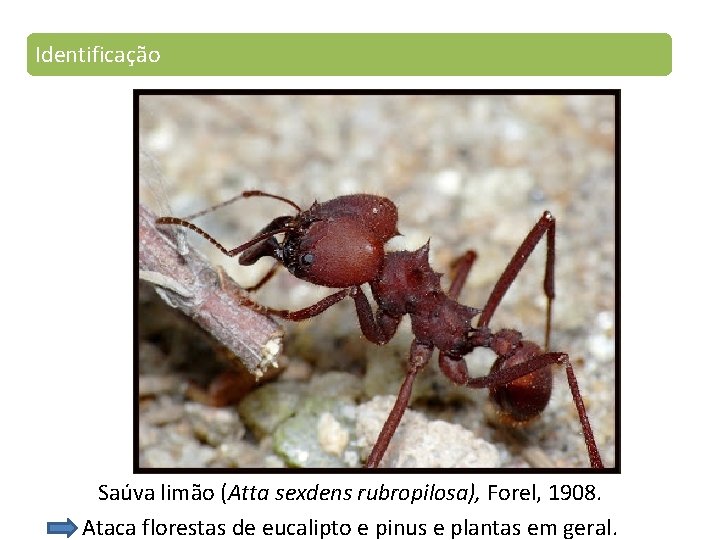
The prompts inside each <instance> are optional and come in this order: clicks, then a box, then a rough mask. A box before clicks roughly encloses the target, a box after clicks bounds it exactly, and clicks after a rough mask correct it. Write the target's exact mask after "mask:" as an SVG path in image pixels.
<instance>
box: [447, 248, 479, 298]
mask: <svg viewBox="0 0 720 540" xmlns="http://www.w3.org/2000/svg"><path fill="white" fill-rule="evenodd" d="M475 259H477V253H476V252H475V251H473V250H468V251H466V252H465V253H464V254H463V255H461V256H460V257H458V258H457V259H455V260H454V261H453V262H452V263H450V271H451V272H452V276H453V278H452V282H451V283H450V288H449V289H448V293H447V295H448V297H450V298H452V299H453V300H457V298H458V296H459V295H460V291H461V290H462V288H463V287H464V286H465V281H466V280H467V277H468V274H469V273H470V268H472V265H473V263H474V262H475Z"/></svg>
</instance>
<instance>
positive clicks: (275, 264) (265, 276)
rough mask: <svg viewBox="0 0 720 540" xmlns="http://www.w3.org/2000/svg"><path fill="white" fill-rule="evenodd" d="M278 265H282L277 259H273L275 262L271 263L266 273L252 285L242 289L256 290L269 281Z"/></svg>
mask: <svg viewBox="0 0 720 540" xmlns="http://www.w3.org/2000/svg"><path fill="white" fill-rule="evenodd" d="M280 266H282V265H281V264H280V263H279V262H278V261H275V263H274V264H273V265H272V267H271V268H270V270H268V271H267V273H266V274H265V275H264V276H263V277H262V279H260V281H258V282H257V283H256V284H255V285H252V286H250V287H243V289H244V290H246V291H247V292H255V291H257V290H258V289H260V287H262V286H263V285H265V284H266V283H267V282H268V281H270V280H271V279H272V278H273V276H274V275H275V274H276V273H277V271H278V269H279V268H280Z"/></svg>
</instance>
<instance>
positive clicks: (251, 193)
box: [177, 189, 302, 232]
mask: <svg viewBox="0 0 720 540" xmlns="http://www.w3.org/2000/svg"><path fill="white" fill-rule="evenodd" d="M250 197H269V198H271V199H276V200H278V201H282V202H284V203H286V204H289V205H290V206H292V207H293V208H294V209H295V210H297V211H298V213H300V212H302V208H300V207H299V206H298V205H297V204H295V203H294V202H293V201H291V200H290V199H286V198H285V197H281V196H280V195H273V194H271V193H265V192H264V191H260V190H259V189H253V190H249V191H243V192H242V193H240V194H239V195H236V196H235V197H233V198H232V199H228V200H227V201H223V202H221V203H219V204H216V205H215V206H211V207H210V208H206V209H205V210H201V211H200V212H196V213H194V214H190V215H189V216H185V217H184V218H183V219H184V220H185V221H190V220H191V219H195V218H197V217H200V216H204V215H205V214H209V213H210V212H214V211H215V210H217V209H218V208H222V207H223V206H228V205H230V204H232V203H234V202H235V201H238V200H240V199H248V198H250ZM177 225H179V223H177ZM196 232H197V231H196Z"/></svg>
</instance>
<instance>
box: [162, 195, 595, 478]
mask: <svg viewBox="0 0 720 540" xmlns="http://www.w3.org/2000/svg"><path fill="white" fill-rule="evenodd" d="M249 197H269V198H273V199H276V200H279V201H282V202H284V203H286V204H288V205H290V206H292V207H293V208H294V209H295V210H296V213H295V215H290V216H280V217H277V218H275V219H273V220H272V221H270V223H268V224H267V225H266V226H265V227H263V228H262V229H261V230H260V232H258V233H257V234H256V235H255V236H254V237H253V238H251V239H250V240H249V241H247V242H245V243H243V244H241V245H239V246H238V247H236V248H233V249H230V250H228V249H226V248H225V247H223V246H222V245H221V244H220V243H219V242H218V241H217V240H215V239H214V238H213V237H212V236H210V235H209V234H208V233H206V232H205V231H203V230H202V229H201V228H199V227H198V226H196V225H194V224H193V223H191V222H190V221H189V220H190V219H192V218H195V217H198V216H201V215H204V214H206V213H208V212H211V211H213V210H216V209H217V208H220V207H222V206H225V205H228V204H231V203H233V202H235V201H237V200H239V199H241V198H249ZM397 221H398V211H397V207H396V206H395V204H394V203H393V202H392V201H391V200H390V199H388V198H385V197H381V196H377V195H366V194H356V195H343V196H340V197H337V198H335V199H332V200H329V201H326V202H322V203H318V202H317V201H316V202H314V203H313V204H312V205H311V206H310V208H309V209H307V210H303V209H302V208H300V206H298V205H297V204H296V203H294V202H293V201H291V200H289V199H286V198H285V197H281V196H279V195H272V194H270V193H266V192H264V191H259V190H252V191H244V192H242V193H241V194H239V195H238V196H236V197H234V198H232V199H230V200H228V201H225V202H223V203H220V204H218V205H216V206H213V207H212V208H209V209H207V210H204V211H202V212H199V213H196V214H193V215H191V216H187V217H186V218H185V219H181V218H175V217H161V218H158V219H157V223H158V224H164V225H178V226H181V227H185V228H188V229H190V230H192V231H195V232H196V233H198V234H200V235H201V236H203V237H204V238H206V239H207V240H208V241H209V242H211V243H212V244H213V245H214V246H215V247H216V248H218V249H219V250H220V251H221V252H222V253H224V254H225V255H227V256H228V257H235V256H239V258H238V262H239V263H240V264H241V265H243V266H250V265H253V264H255V263H256V262H257V261H258V260H259V259H260V258H261V257H266V256H267V257H272V258H274V259H275V263H274V265H273V266H272V268H271V269H270V270H269V271H268V273H267V274H266V275H265V276H264V277H263V278H262V279H261V280H260V281H259V282H258V283H257V284H256V285H255V286H253V287H250V288H248V290H257V289H258V288H260V287H261V286H262V285H264V284H265V283H266V282H267V281H268V280H269V279H270V278H272V276H273V275H274V274H275V272H276V271H277V269H278V268H279V267H280V266H284V267H285V268H287V270H288V271H289V272H290V273H291V274H292V275H294V276H295V277H297V278H299V279H302V280H305V281H307V282H309V283H313V284H315V285H321V286H326V287H331V288H338V289H340V290H339V291H338V292H335V293H333V294H330V295H329V296H327V297H325V298H323V299H321V300H320V301H318V302H317V303H315V304H313V305H311V306H308V307H306V308H304V309H300V310H297V311H288V310H280V309H273V308H269V307H266V306H262V305H260V304H257V303H256V302H254V301H253V300H251V299H250V298H246V297H245V298H242V299H241V300H242V302H243V303H244V304H245V305H248V306H251V307H253V308H254V309H257V310H258V311H260V312H262V313H265V314H267V315H272V316H276V317H281V318H283V319H287V320H291V321H300V320H303V319H308V318H311V317H315V316H316V315H319V314H320V313H322V312H323V311H325V310H326V309H328V308H329V307H331V306H332V305H334V304H336V303H338V302H340V300H342V299H343V298H345V297H347V296H350V297H351V298H352V299H353V301H354V302H355V309H356V311H357V316H358V320H359V323H360V329H361V330H362V333H363V335H364V336H365V337H366V338H367V339H368V340H369V341H371V342H372V343H375V344H377V345H384V344H386V343H387V342H388V341H389V340H390V339H391V338H392V337H393V336H394V334H395V332H396V330H397V328H398V325H399V323H400V320H401V319H402V318H403V316H405V315H409V316H410V321H411V325H412V332H413V335H414V339H413V342H412V345H411V346H410V354H409V357H408V361H407V374H406V376H405V380H404V381H403V383H402V385H401V387H400V390H399V392H398V396H397V399H396V401H395V404H394V406H393V408H392V410H391V411H390V414H389V416H388V418H387V420H386V421H385V425H384V426H383V428H382V430H381V431H380V434H379V435H378V438H377V441H376V442H375V445H374V447H373V449H372V451H371V452H370V455H369V457H368V459H367V462H366V467H369V468H375V467H378V465H379V464H380V462H381V460H382V458H383V455H384V454H385V451H386V450H387V447H388V445H389V443H390V440H391V439H392V437H393V434H394V433H395V430H396V429H397V427H398V425H399V424H400V420H401V419H402V416H403V414H404V412H405V409H406V408H407V406H408V402H409V400H410V395H411V393H412V387H413V382H414V380H415V378H416V376H417V374H418V373H419V372H420V371H421V370H422V369H423V368H424V367H425V365H426V364H427V363H428V361H429V360H430V357H431V355H432V353H433V350H434V349H435V348H437V349H438V350H439V358H438V362H439V365H440V369H441V371H442V372H443V374H444V375H445V376H446V377H448V378H449V379H450V380H451V381H453V382H454V383H456V384H458V385H463V386H467V387H470V388H487V389H489V391H490V397H491V399H492V400H493V401H494V402H495V404H496V405H497V406H498V408H499V410H500V413H501V416H502V417H503V418H505V419H507V420H509V421H514V422H526V421H528V420H531V419H532V418H534V417H536V416H538V415H539V414H540V413H541V412H542V411H543V410H544V409H545V407H546V405H547V404H548V401H549V400H550V394H551V391H552V370H551V366H552V364H561V365H563V366H565V372H566V375H567V380H568V385H569V387H570V391H571V393H572V397H573V401H574V403H575V407H576V409H577V412H578V416H579V418H580V425H581V426H582V431H583V436H584V438H585V445H586V446H587V451H588V456H589V459H590V466H591V467H592V468H603V463H602V460H601V458H600V453H599V451H598V448H597V445H596V443H595V437H594V435H593V431H592V428H591V426H590V421H589V420H588V417H587V413H586V412H585V405H584V403H583V399H582V395H581V394H580V389H579V386H578V383H577V379H576V378H575V374H574V372H573V367H572V364H571V362H570V359H569V357H568V355H567V354H566V353H564V352H550V351H548V350H547V349H548V344H549V342H550V327H551V320H552V302H553V299H554V298H555V277H554V276H555V218H554V217H553V216H552V214H550V212H547V211H546V212H544V213H543V214H542V216H540V219H539V220H538V221H537V223H536V224H535V225H534V226H533V228H532V229H531V230H530V232H529V233H528V235H527V236H526V237H525V239H524V240H523V241H522V243H521V244H520V246H519V247H518V248H517V250H516V252H515V254H514V255H513V257H512V258H511V259H510V262H509V263H508V265H507V267H506V268H505V270H504V271H503V272H502V274H501V275H500V278H499V279H498V281H497V283H496V284H495V287H494V288H493V290H492V292H491V293H490V297H489V298H488V301H487V303H486V304H485V306H484V307H483V308H482V309H477V308H473V307H469V306H464V305H462V304H460V303H458V302H457V297H458V296H459V294H460V292H461V290H462V288H463V286H464V284H465V281H466V279H467V276H468V274H469V272H470V269H471V267H472V265H473V263H474V262H475V259H476V257H477V254H476V253H475V252H474V251H467V252H466V253H465V254H464V255H462V256H460V257H458V258H457V259H455V260H454V261H453V263H452V265H451V269H452V280H451V284H450V287H449V289H448V290H447V292H446V291H443V290H442V289H441V287H440V277H441V274H439V273H437V272H435V271H434V270H433V269H432V268H431V267H430V263H429V261H428V254H429V248H430V245H429V241H428V242H427V243H426V244H425V245H424V246H422V247H421V248H419V249H417V250H415V251H394V252H388V253H386V252H385V244H386V243H387V242H388V240H390V239H391V238H393V237H394V236H396V235H399V234H400V233H399V232H398V230H397ZM279 234H284V236H283V238H282V241H278V239H277V238H276V235H279ZM543 236H546V237H547V240H546V244H547V253H546V257H545V277H544V281H543V288H544V292H545V297H546V316H545V347H544V348H542V347H540V346H539V345H537V344H536V343H533V342H531V341H526V340H523V339H522V334H521V333H520V332H518V331H517V330H513V329H507V328H504V329H501V330H498V331H497V332H493V331H491V330H490V328H489V326H488V325H489V323H490V319H491V318H492V316H493V314H494V313H495V310H496V309H497V307H498V305H499V304H500V301H501V300H502V298H503V296H504V295H505V293H506V292H507V290H508V288H509V287H510V285H511V284H512V283H513V281H514V280H515V278H516V277H517V275H518V273H519V272H520V270H521V269H522V268H523V265H524V264H525V261H526V260H527V259H528V257H529V256H530V254H531V253H532V252H533V250H534V249H535V247H536V246H537V244H538V242H539V241H540V240H541V239H542V237H543ZM364 283H368V284H369V285H370V290H371V292H372V296H373V298H374V300H375V302H376V304H377V310H376V312H375V313H373V310H372V308H371V307H370V303H369V301H368V299H367V296H366V295H365V293H364V292H363V290H362V288H361V285H363V284H364ZM478 314H479V318H478V320H477V323H476V324H475V325H473V324H472V322H471V321H472V319H473V318H475V317H476V316H478ZM477 347H483V348H487V349H490V350H491V351H493V352H494V353H495V355H496V356H497V358H496V360H495V362H494V364H493V365H492V367H491V368H490V372H489V373H488V374H487V375H485V376H483V377H470V375H469V373H468V369H467V365H466V363H465V360H464V357H465V355H467V354H468V353H470V352H471V351H473V350H474V349H475V348H477Z"/></svg>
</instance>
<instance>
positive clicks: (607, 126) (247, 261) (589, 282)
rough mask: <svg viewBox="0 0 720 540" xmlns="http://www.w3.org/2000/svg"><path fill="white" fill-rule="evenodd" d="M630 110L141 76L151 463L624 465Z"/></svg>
mask: <svg viewBox="0 0 720 540" xmlns="http://www.w3.org/2000/svg"><path fill="white" fill-rule="evenodd" d="M619 106H620V93H619V91H617V90H597V91H595V90H532V91H525V90H507V91H500V90H493V91H491V92H483V91H481V90H477V91H469V90H463V91H452V90H448V91H443V92H439V91H437V90H428V91H424V92H421V91H413V92H412V93H403V92H401V91H398V92H397V93H393V92H390V91H387V90H383V91H376V92H373V91H368V90H362V91H360V90H358V91H355V92H353V91H345V90H344V91H342V92H338V91H332V90H327V91H323V90H317V91H311V90H303V91H301V92H297V91H296V92H295V93H293V94H284V93H283V91H282V90H267V91H252V92H251V91H237V92H231V91H227V90H213V91H211V90H202V91H177V90H173V91H167V92H163V91H161V90H135V93H134V113H135V125H134V129H135V133H134V137H135V148H134V153H135V155H134V158H135V161H134V164H135V171H134V172H135V178H136V186H135V188H136V200H135V204H136V208H135V212H136V253H135V257H136V261H135V262H136V266H137V268H136V270H137V272H136V276H137V277H136V289H135V291H136V298H135V300H136V313H135V318H136V325H135V326H136V327H135V341H136V342H135V360H134V362H135V363H134V366H135V369H134V377H135V380H134V384H135V388H134V397H133V399H134V408H135V410H134V415H135V417H134V429H135V433H134V436H135V445H134V455H133V456H128V458H129V459H130V458H132V459H133V463H134V466H135V471H136V472H153V471H158V472H159V471H160V470H161V469H173V470H177V471H182V470H187V471H198V470H203V469H207V470H210V469H222V470H225V471H232V470H248V469H251V470H267V471H273V470H286V469H337V470H344V471H345V470H346V471H350V470H353V469H363V468H376V467H377V468H383V469H407V470H408V471H411V470H413V469H433V470H434V469H447V470H449V471H450V470H452V469H459V470H495V471H497V470H501V469H502V470H505V469H509V470H513V469H525V470H527V471H529V472H532V471H534V470H536V471H539V472H552V471H556V470H557V471H563V470H576V469H589V468H591V467H592V468H595V469H597V468H601V467H604V468H606V469H608V470H613V469H615V468H616V467H618V464H619V446H618V445H617V436H616V433H617V431H618V424H619V418H620V415H619V402H618V399H619V392H618V391H617V381H618V379H619V367H618V365H619V364H618V358H617V357H616V350H617V338H618V336H617V332H616V317H617V315H616V314H617V312H618V306H617V305H616V304H617V298H618V295H617V290H618V289H619V276H618V275H617V274H618V267H619V266H618V264H617V260H616V256H617V255H616V253H617V244H618V241H617V239H618V237H619V235H618V226H619V221H618V213H619V208H617V205H618V201H619V195H618V193H619V144H618V143H619V133H620V124H619V113H620V111H619Z"/></svg>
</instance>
